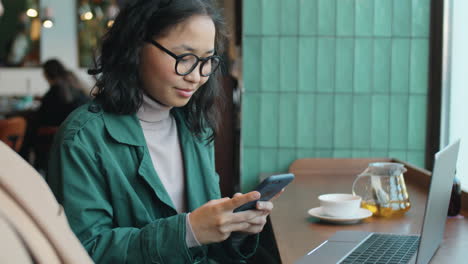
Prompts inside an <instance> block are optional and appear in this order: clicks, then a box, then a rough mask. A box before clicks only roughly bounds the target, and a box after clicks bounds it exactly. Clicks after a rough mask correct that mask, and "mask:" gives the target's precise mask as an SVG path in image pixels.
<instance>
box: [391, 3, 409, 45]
mask: <svg viewBox="0 0 468 264" xmlns="http://www.w3.org/2000/svg"><path fill="white" fill-rule="evenodd" d="M392 29H393V34H394V35H395V36H399V37H401V36H404V37H410V36H411V1H409V0H393V24H392Z"/></svg>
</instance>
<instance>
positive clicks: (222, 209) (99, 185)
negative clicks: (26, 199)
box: [48, 0, 273, 263]
mask: <svg viewBox="0 0 468 264" xmlns="http://www.w3.org/2000/svg"><path fill="white" fill-rule="evenodd" d="M222 26H223V24H222V21H221V20H220V18H219V16H218V13H216V10H215V9H214V8H213V6H212V4H211V3H210V2H209V1H207V0H172V1H151V0H137V1H135V2H134V3H132V4H130V5H128V6H126V7H125V8H124V9H123V10H122V11H121V12H120V14H119V15H118V17H117V18H116V20H115V22H114V24H113V26H112V28H111V29H110V30H109V32H108V34H107V35H106V37H105V38H104V40H103V45H102V50H101V56H100V58H99V62H98V64H97V69H96V70H94V71H93V73H95V74H98V73H99V75H98V81H97V84H96V86H97V89H96V91H95V94H96V98H95V101H94V102H92V103H90V104H89V105H87V106H86V107H81V108H80V109H78V110H76V111H75V112H73V113H72V114H71V116H70V117H69V118H68V119H67V120H66V121H65V123H64V124H63V126H62V128H61V130H60V132H59V134H58V136H57V137H56V142H55V144H54V147H53V153H52V157H51V159H50V163H49V172H50V173H49V175H48V182H49V183H50V186H51V188H52V189H53V191H54V193H55V195H56V196H57V198H58V200H59V202H61V203H62V204H63V206H64V208H65V211H66V214H67V216H68V219H69V222H70V225H71V227H72V229H73V231H74V232H75V234H76V235H77V236H78V238H79V239H80V240H81V242H82V244H83V245H84V247H85V248H86V249H87V250H88V252H89V254H90V255H91V257H92V258H93V259H94V260H95V261H96V262H98V263H213V262H214V261H217V262H218V263H240V262H242V261H243V260H245V259H246V258H248V257H249V256H251V255H252V254H254V252H255V249H256V246H257V243H258V235H257V234H258V233H259V232H260V231H261V230H262V228H263V226H264V224H265V221H266V216H267V215H268V214H269V213H270V212H271V210H272V208H273V204H272V203H271V202H259V203H257V209H258V210H249V211H244V212H237V213H233V210H234V209H235V208H237V207H239V206H240V205H242V204H244V203H246V202H249V201H254V200H257V199H258V198H259V193H258V192H250V193H247V194H236V195H235V196H234V197H233V198H232V199H231V198H227V197H226V198H220V190H219V184H218V182H219V179H218V175H217V174H216V172H215V167H214V153H213V139H214V137H215V136H216V131H217V125H218V122H219V116H218V110H217V109H216V105H217V104H216V101H217V100H218V98H219V91H220V88H219V87H218V86H217V76H216V74H217V73H218V71H217V69H218V66H219V63H220V58H219V57H218V56H217V54H220V52H221V45H220V44H221V42H222V38H223V31H222ZM233 233H234V234H236V235H235V236H232V235H231V234H233ZM234 237H235V239H234ZM215 263H216V262H215Z"/></svg>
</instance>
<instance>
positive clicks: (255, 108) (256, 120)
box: [242, 93, 260, 147]
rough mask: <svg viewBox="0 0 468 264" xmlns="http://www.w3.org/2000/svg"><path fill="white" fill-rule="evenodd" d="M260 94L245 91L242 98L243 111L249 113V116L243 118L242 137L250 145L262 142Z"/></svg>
mask: <svg viewBox="0 0 468 264" xmlns="http://www.w3.org/2000/svg"><path fill="white" fill-rule="evenodd" d="M259 102H260V95H259V94H254V93H245V94H244V99H243V100H242V104H243V105H242V111H243V112H244V113H248V118H242V139H243V141H244V145H245V146H248V147H252V146H258V145H259V144H260V135H259V131H260V130H259V127H258V125H259V124H260V104H259Z"/></svg>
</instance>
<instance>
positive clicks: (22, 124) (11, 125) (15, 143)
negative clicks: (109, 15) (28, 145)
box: [0, 117, 26, 152]
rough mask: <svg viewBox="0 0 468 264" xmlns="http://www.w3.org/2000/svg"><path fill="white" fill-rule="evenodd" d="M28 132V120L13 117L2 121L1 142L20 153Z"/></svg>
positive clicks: (0, 121) (0, 129) (0, 123)
mask: <svg viewBox="0 0 468 264" xmlns="http://www.w3.org/2000/svg"><path fill="white" fill-rule="evenodd" d="M25 132H26V120H25V119H24V118H23V117H12V118H8V119H3V120H0V140H1V141H3V142H5V144H7V145H8V146H10V147H11V148H12V149H14V150H15V151H16V152H18V151H19V150H20V148H21V145H22V144H23V139H24V133H25Z"/></svg>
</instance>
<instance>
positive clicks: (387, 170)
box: [368, 162, 406, 176]
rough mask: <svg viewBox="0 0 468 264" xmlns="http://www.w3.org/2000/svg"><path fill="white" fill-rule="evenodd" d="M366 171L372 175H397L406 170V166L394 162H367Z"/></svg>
mask: <svg viewBox="0 0 468 264" xmlns="http://www.w3.org/2000/svg"><path fill="white" fill-rule="evenodd" d="M368 172H369V173H371V174H374V175H385V176H398V175H400V174H402V173H404V172H406V168H405V165H403V164H401V163H396V162H373V163H370V164H369V168H368Z"/></svg>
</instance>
